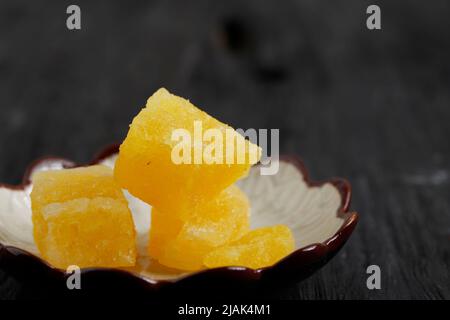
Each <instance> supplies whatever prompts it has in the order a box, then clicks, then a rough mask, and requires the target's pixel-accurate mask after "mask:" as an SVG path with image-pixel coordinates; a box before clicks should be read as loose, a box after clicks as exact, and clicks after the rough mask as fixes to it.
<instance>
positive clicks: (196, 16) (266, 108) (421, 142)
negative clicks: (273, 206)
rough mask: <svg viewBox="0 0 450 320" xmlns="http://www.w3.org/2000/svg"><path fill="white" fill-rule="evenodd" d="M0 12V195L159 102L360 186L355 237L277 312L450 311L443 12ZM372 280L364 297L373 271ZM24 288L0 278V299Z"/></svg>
mask: <svg viewBox="0 0 450 320" xmlns="http://www.w3.org/2000/svg"><path fill="white" fill-rule="evenodd" d="M76 3H77V4H78V5H79V6H80V7H81V10H82V29H81V30H80V31H69V30H67V28H66V25H65V22H66V17H67V15H66V13H65V11H66V7H67V6H68V5H69V4H71V3H69V2H67V3H65V2H64V1H62V2H58V3H56V2H52V1H32V2H31V1H24V0H22V1H17V0H14V1H12V0H9V1H2V2H1V4H0V132H1V134H0V153H1V156H0V181H2V182H8V183H18V182H19V180H20V178H21V176H22V174H23V171H24V169H25V167H26V165H27V164H28V163H29V162H30V161H31V160H33V159H35V158H37V157H40V156H43V155H48V154H55V155H60V156H64V157H68V158H71V159H74V160H75V161H79V162H85V161H87V160H89V159H90V158H91V156H92V155H93V154H94V153H95V152H96V151H97V150H98V149H99V148H101V147H102V146H104V145H105V144H109V143H111V142H115V141H120V140H121V139H123V137H124V135H125V133H126V130H127V126H128V123H129V122H130V120H131V119H132V117H133V115H134V114H136V112H137V111H138V110H139V109H140V108H141V107H142V106H143V104H144V103H145V100H146V98H147V97H148V96H149V95H150V94H151V93H152V92H153V91H155V90H156V89H157V88H159V87H161V86H164V87H166V88H168V89H169V90H171V91H173V92H175V93H177V94H179V95H181V96H186V97H190V98H191V100H192V101H194V102H195V103H196V104H198V105H199V106H201V107H202V108H203V109H205V110H206V111H207V112H209V113H211V114H212V115H214V116H216V117H218V118H219V119H222V120H223V121H225V122H228V123H230V124H232V125H233V126H235V127H241V128H250V127H252V128H279V129H280V132H281V150H282V152H284V153H297V154H299V155H300V156H301V157H302V158H303V159H304V160H305V163H306V165H307V167H308V168H309V170H310V171H311V174H312V176H313V177H314V178H317V179H323V178H328V177H331V176H342V177H346V178H348V179H349V180H350V182H351V183H352V186H353V202H352V203H353V204H352V207H353V208H354V209H355V210H357V211H358V212H359V213H360V217H361V219H360V223H359V225H358V227H357V229H356V231H355V233H354V234H353V236H352V237H351V239H350V241H349V242H348V243H347V245H346V246H345V247H344V249H343V250H342V251H341V252H340V253H339V254H338V255H337V256H336V257H335V258H334V259H333V260H332V261H331V262H330V263H329V264H328V265H326V266H325V267H324V268H323V269H322V270H320V271H319V272H317V273H316V274H314V275H313V276H312V277H311V278H309V279H307V280H305V281H303V282H302V283H299V284H296V285H293V286H292V287H290V288H283V289H282V290H280V291H279V292H274V293H273V297H275V298H286V299H442V298H446V299H449V298H450V272H449V270H450V142H449V138H450V90H449V89H450V62H449V57H450V19H449V13H450V10H449V9H450V5H449V3H448V1H445V0H441V1H438V0H435V1H433V2H430V1H428V2H426V1H399V2H396V3H395V4H394V3H393V1H377V4H378V5H380V7H381V10H382V30H378V31H369V30H367V28H366V27H365V19H366V14H365V11H366V8H367V6H368V5H369V4H372V3H371V2H366V1H360V0H352V1H344V2H339V3H338V2H336V1H283V2H279V1H264V2H263V1H258V0H252V1H245V2H243V1H220V2H219V1H214V2H213V1H208V0H204V1H172V2H170V3H166V1H137V2H133V3H130V2H126V3H125V2H122V3H121V4H119V3H117V4H113V3H111V2H106V1H103V2H100V1H96V2H95V3H94V2H93V1H89V2H88V1H77V2H76ZM372 264H376V265H379V266H380V268H381V274H382V278H381V286H382V287H381V290H368V289H367V287H366V278H367V276H368V275H367V274H366V268H367V266H369V265H372ZM25 286H26V284H24V283H20V282H19V281H17V279H14V278H13V277H11V276H10V275H8V274H6V273H5V272H2V271H1V270H0V298H15V297H20V296H21V291H22V290H23V288H24V287H25Z"/></svg>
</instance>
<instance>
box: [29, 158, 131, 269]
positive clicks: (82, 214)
mask: <svg viewBox="0 0 450 320" xmlns="http://www.w3.org/2000/svg"><path fill="white" fill-rule="evenodd" d="M32 180H33V190H32V192H31V206H32V211H33V214H32V219H33V226H34V230H33V232H34V239H35V242H36V245H37V247H38V249H39V252H40V254H41V256H42V257H43V258H44V259H45V260H47V261H48V262H49V263H51V264H52V265H53V266H55V267H58V268H62V269H66V268H67V267H68V266H69V265H77V266H79V267H81V268H82V267H122V266H133V265H134V264H135V260H136V244H135V229H134V224H133V220H132V216H131V212H130V210H129V209H128V203H127V201H126V199H125V197H124V195H123V193H122V190H121V189H120V188H119V187H118V186H117V184H116V183H115V181H114V178H113V172H112V170H111V169H110V168H108V167H106V166H101V165H96V166H90V167H82V168H75V169H64V170H52V171H43V172H38V173H36V174H35V175H34V176H33V178H32Z"/></svg>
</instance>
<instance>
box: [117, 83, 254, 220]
mask: <svg viewBox="0 0 450 320" xmlns="http://www.w3.org/2000/svg"><path fill="white" fill-rule="evenodd" d="M199 125H200V126H201V131H199V130H198V127H199ZM195 128H197V130H194V129H195ZM177 129H183V132H185V133H187V134H189V137H190V140H188V142H186V141H187V140H184V138H183V139H181V138H179V137H178V138H177V137H176V136H174V137H173V136H172V134H173V133H174V132H176V131H175V130H177ZM208 129H218V130H219V132H221V133H222V138H223V139H222V140H223V142H224V145H222V146H223V148H222V152H220V149H215V150H216V151H214V152H211V153H209V152H206V150H212V149H210V147H211V146H214V145H216V144H212V141H219V140H217V139H212V138H211V137H210V138H211V140H205V139H203V138H204V136H203V135H202V133H204V134H206V131H207V130H208ZM226 129H229V130H228V131H229V132H231V136H232V139H231V138H229V139H227V138H226V131H227V130H226ZM177 131H179V130H177ZM196 132H197V134H196ZM198 132H200V134H198ZM216 132H218V131H216ZM172 138H174V139H172ZM203 140H205V141H203ZM208 141H209V142H208ZM230 141H233V143H231V142H230ZM227 142H230V143H227ZM240 145H244V151H245V152H240V153H238V150H239V148H238V146H240ZM180 146H186V148H187V149H189V150H190V152H189V153H188V152H186V153H185V152H175V150H178V151H180V150H179V149H180ZM172 152H174V154H175V155H178V156H179V155H181V156H182V157H181V158H182V159H183V160H182V161H184V162H182V163H180V161H181V160H180V157H178V158H177V159H176V161H174V158H173V157H172ZM215 152H217V154H221V155H222V161H214V163H211V162H212V161H211V159H214V158H212V157H209V156H206V157H201V155H215V154H216V153H215ZM227 153H228V154H229V155H230V156H229V157H228V159H229V161H228V163H227ZM196 155H197V157H196ZM198 155H200V157H198ZM240 155H244V157H241V156H240ZM260 156H261V149H260V148H259V147H258V146H256V145H255V144H252V143H249V141H248V140H246V139H245V138H244V137H243V136H242V135H240V134H239V133H237V132H236V131H234V130H233V129H232V128H231V127H229V126H227V125H226V124H224V123H221V122H219V121H218V120H216V119H214V118H213V117H211V116H209V115H208V114H206V113H205V112H203V111H201V110H200V109H198V108H197V107H195V106H194V105H193V104H192V103H190V102H189V101H188V100H186V99H183V98H181V97H178V96H175V95H173V94H171V93H169V92H168V91H167V90H165V89H159V90H158V91H156V92H155V93H154V94H153V95H152V96H151V97H150V98H149V99H148V101H147V105H146V107H145V108H144V109H142V110H141V111H140V113H139V114H138V115H137V116H136V117H135V118H134V120H133V122H132V124H131V125H130V129H129V131H128V135H127V137H126V139H125V140H124V142H123V143H122V145H121V146H120V152H119V156H118V159H117V161H116V164H115V170H114V175H115V178H116V179H117V181H118V182H119V184H120V186H121V187H122V188H124V189H127V190H128V191H129V192H130V193H131V194H133V195H134V196H136V197H138V198H140V199H141V200H143V201H145V202H147V203H149V204H151V205H152V206H153V207H156V208H158V210H160V211H161V212H165V213H174V212H179V213H188V212H190V211H189V209H191V208H192V207H194V206H196V205H197V204H198V203H201V202H206V201H208V200H209V199H212V198H213V197H215V196H217V195H218V194H219V193H220V192H221V191H222V190H224V189H225V188H226V187H228V186H230V185H231V184H233V183H234V182H235V181H236V180H237V179H239V178H241V177H243V176H245V175H246V174H247V172H248V170H249V168H250V166H251V165H253V164H255V163H256V162H258V161H259V158H260ZM185 157H186V158H185ZM185 160H186V161H185ZM216 160H217V159H216ZM242 160H243V161H242ZM189 161H190V163H191V164H186V162H189ZM217 162H219V163H217ZM230 162H231V163H230Z"/></svg>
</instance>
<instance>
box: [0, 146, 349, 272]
mask: <svg viewBox="0 0 450 320" xmlns="http://www.w3.org/2000/svg"><path fill="white" fill-rule="evenodd" d="M115 159H116V156H115V155H113V156H110V157H108V158H106V159H104V160H103V161H101V163H102V164H104V165H107V166H110V167H113V166H114V163H115ZM49 169H52V170H55V169H62V165H61V163H60V162H57V161H55V162H45V163H43V164H42V165H40V166H37V167H35V171H34V172H36V171H40V170H49ZM32 174H33V173H32ZM238 185H239V187H241V189H242V190H243V191H244V192H245V193H246V194H247V196H248V198H249V200H250V203H251V226H252V228H257V227H262V226H269V225H274V224H286V225H287V226H289V227H290V228H291V229H292V231H293V233H294V236H295V240H296V247H297V248H302V247H305V246H307V245H309V244H313V243H318V242H324V241H325V240H327V239H328V238H330V237H331V236H333V235H334V234H335V233H336V232H337V231H338V230H339V228H340V227H341V226H342V224H343V222H344V218H343V217H339V216H338V215H337V211H338V209H339V207H340V204H341V195H340V193H339V192H338V190H337V189H336V188H335V187H334V186H333V185H332V184H324V185H322V186H319V187H311V186H308V185H307V184H306V183H305V181H304V180H303V177H302V174H301V172H300V171H299V170H298V169H297V168H296V167H295V165H293V164H292V163H289V162H285V161H280V163H279V171H278V173H277V174H275V175H271V176H263V175H261V173H260V169H259V167H253V168H252V169H251V170H250V173H249V175H248V176H247V177H246V178H244V179H242V180H240V181H239V182H238ZM31 189H32V186H31V185H30V186H28V187H27V188H25V190H12V189H9V188H6V187H0V243H2V244H3V245H9V246H14V247H18V248H20V249H23V250H26V251H28V252H31V253H34V254H36V255H37V256H39V252H38V250H37V248H36V246H35V243H34V239H33V232H32V230H33V226H32V222H31V203H30V196H29V195H30V192H31ZM124 193H125V196H126V198H127V199H128V201H129V207H130V210H131V212H132V214H133V219H134V222H135V227H136V231H137V244H138V250H139V255H140V257H139V259H138V264H137V266H136V267H134V268H132V269H131V271H133V272H136V273H139V274H140V275H141V276H143V277H145V278H146V279H173V278H177V277H180V276H183V275H185V273H182V272H180V271H177V270H172V269H168V268H165V267H163V266H161V265H159V264H158V263H156V262H155V261H153V260H152V259H150V258H149V257H148V256H147V254H146V246H147V241H148V231H149V228H150V211H151V207H150V206H149V205H148V204H146V203H144V202H142V201H140V200H139V199H137V198H135V197H133V196H131V195H130V194H129V193H128V192H127V191H124Z"/></svg>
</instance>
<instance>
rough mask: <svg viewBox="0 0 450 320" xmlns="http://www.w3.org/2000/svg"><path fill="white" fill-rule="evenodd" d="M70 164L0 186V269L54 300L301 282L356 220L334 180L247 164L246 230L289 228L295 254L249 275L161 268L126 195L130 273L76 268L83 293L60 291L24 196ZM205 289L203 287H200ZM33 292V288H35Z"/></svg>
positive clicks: (43, 164) (284, 161) (291, 163)
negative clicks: (37, 180)
mask: <svg viewBox="0 0 450 320" xmlns="http://www.w3.org/2000/svg"><path fill="white" fill-rule="evenodd" d="M117 151H118V147H117V146H116V145H114V146H110V147H108V148H106V149H105V150H103V151H102V152H101V153H99V155H98V156H97V157H95V159H94V160H93V161H92V162H91V163H90V164H94V163H101V164H105V165H108V166H111V167H113V166H114V162H115V159H116V156H117ZM74 166H76V164H75V163H73V162H72V161H70V160H67V159H62V158H55V157H47V158H43V159H41V160H37V161H35V162H34V163H32V164H31V165H30V167H29V168H28V170H27V171H26V173H25V175H24V178H23V183H22V184H21V185H18V186H11V185H5V184H2V185H0V269H3V270H6V271H7V272H8V273H10V274H12V275H13V276H14V277H15V278H17V279H20V280H21V281H23V282H24V283H28V284H32V285H34V286H38V287H39V288H40V289H39V290H42V291H43V292H44V293H43V294H50V295H55V294H56V295H58V296H61V295H63V294H75V295H76V294H77V293H74V291H83V294H86V293H96V292H97V293H98V292H102V293H107V294H119V293H124V292H126V293H127V295H135V294H136V295H141V294H158V295H162V294H164V293H170V294H174V293H182V292H184V293H186V292H192V290H195V291H196V292H202V291H206V292H207V290H208V289H211V288H214V289H215V290H220V291H221V292H222V291H223V290H225V291H227V290H234V289H238V290H239V292H241V293H242V292H244V291H245V290H246V289H249V290H250V289H252V290H253V289H257V290H259V289H261V288H263V287H268V286H273V285H279V284H282V283H286V282H289V283H291V282H294V283H295V282H296V281H300V280H302V279H304V278H306V277H308V276H309V275H311V274H312V273H313V272H315V271H316V270H318V269H319V268H320V267H322V266H323V265H324V264H325V263H326V262H327V261H329V259H331V258H332V257H333V256H334V255H335V254H336V253H337V252H338V251H339V249H340V248H341V247H342V246H343V245H344V243H345V242H346V241H347V239H348V238H349V236H350V234H351V233H352V231H353V229H354V228H355V226H356V223H357V220H358V215H357V214H356V213H355V212H350V211H349V205H350V196H351V189H350V185H349V183H348V182H347V181H346V180H344V179H340V178H335V179H330V180H327V181H324V182H313V181H311V180H310V179H309V177H308V174H307V171H306V170H305V167H304V165H303V164H302V162H301V161H300V159H299V158H298V157H296V156H282V157H280V160H279V171H278V173H277V174H276V175H272V176H263V175H261V174H260V171H259V170H258V167H257V166H254V167H253V168H252V169H251V170H250V173H249V175H248V177H246V178H244V179H242V180H240V181H239V182H238V185H239V186H240V187H241V188H242V190H243V191H244V192H245V193H246V194H247V196H248V197H249V199H250V202H251V226H252V227H261V226H266V225H273V224H278V223H282V224H286V225H288V226H289V227H290V228H291V229H292V231H293V233H294V236H295V240H296V250H295V251H294V252H293V253H291V254H290V255H289V256H287V257H285V258H284V259H283V260H281V261H279V262H278V263H277V264H275V265H273V266H271V267H267V268H263V269H259V270H252V269H248V268H243V267H225V268H217V269H209V270H204V271H199V272H195V273H186V272H180V271H177V270H173V269H168V268H165V267H163V266H161V265H159V264H158V263H156V262H155V261H153V260H152V259H151V258H149V257H147V256H146V243H147V239H148V238H147V237H148V230H149V226H150V214H149V212H150V210H151V208H150V206H148V205H147V204H145V203H143V202H142V201H140V200H138V199H136V198H134V197H132V196H131V195H130V194H128V193H127V192H125V194H126V197H127V199H128V201H129V207H130V209H131V211H132V214H133V219H134V222H135V226H136V230H137V243H138V250H139V253H140V257H139V259H138V264H137V266H136V267H134V268H129V269H106V268H87V269H83V270H81V279H82V290H72V292H70V293H69V290H67V287H66V278H67V276H68V275H67V274H66V273H65V272H64V271H63V270H59V269H55V268H53V267H51V266H50V265H49V264H47V263H46V262H45V261H43V260H41V259H40V257H39V253H38V251H37V249H36V246H35V244H34V240H33V235H32V223H31V209H30V197H29V195H30V191H31V189H32V184H31V178H32V176H33V174H34V173H35V172H36V171H39V170H48V169H61V168H69V167H74ZM202 289H205V290H202ZM34 290H35V289H34Z"/></svg>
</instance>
